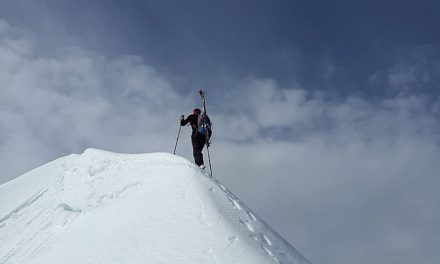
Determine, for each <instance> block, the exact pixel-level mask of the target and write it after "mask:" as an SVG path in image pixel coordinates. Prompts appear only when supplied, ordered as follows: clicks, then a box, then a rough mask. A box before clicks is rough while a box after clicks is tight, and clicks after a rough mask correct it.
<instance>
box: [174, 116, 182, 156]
mask: <svg viewBox="0 0 440 264" xmlns="http://www.w3.org/2000/svg"><path fill="white" fill-rule="evenodd" d="M181 129H182V126H181V125H180V123H179V132H177V138H176V145H175V146H174V152H173V154H174V155H176V148H177V142H179V137H180V130H181Z"/></svg>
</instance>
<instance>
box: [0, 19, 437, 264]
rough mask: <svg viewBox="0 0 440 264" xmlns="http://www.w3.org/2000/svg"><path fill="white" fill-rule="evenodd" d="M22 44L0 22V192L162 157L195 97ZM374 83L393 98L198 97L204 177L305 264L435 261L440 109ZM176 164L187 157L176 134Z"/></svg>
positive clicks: (139, 75) (134, 70)
mask: <svg viewBox="0 0 440 264" xmlns="http://www.w3.org/2000/svg"><path fill="white" fill-rule="evenodd" d="M34 41H35V40H33V39H32V38H31V37H29V36H27V35H26V33H25V32H23V31H22V30H20V29H17V28H13V27H12V26H10V25H9V24H8V23H7V22H5V21H0V85H1V89H0V143H1V144H0V160H1V161H2V162H1V164H2V175H1V176H0V182H5V181H7V180H10V179H12V178H14V177H16V176H18V175H20V174H22V173H24V172H25V171H27V170H30V169H32V168H34V167H36V166H38V165H40V164H43V163H45V162H48V161H50V160H52V159H54V158H56V157H58V156H62V155H67V154H70V153H72V152H74V153H78V152H82V151H83V150H84V149H85V148H87V147H96V148H102V149H106V150H110V151H116V152H152V151H165V152H171V151H172V148H173V147H174V142H175V141H174V140H175V136H176V133H177V129H178V117H179V116H180V114H185V113H187V114H189V112H190V110H191V109H192V108H193V107H194V106H197V105H198V98H197V94H196V90H197V89H195V91H194V94H186V93H185V94H183V93H182V91H181V90H180V89H179V87H175V86H174V85H173V84H172V81H171V79H172V78H173V77H172V76H168V75H166V74H164V73H161V72H158V71H157V70H156V69H155V68H154V66H151V65H149V64H148V62H146V61H145V60H144V59H143V58H142V57H140V56H128V55H120V56H117V57H113V58H111V57H106V56H104V55H102V54H100V53H99V52H97V51H90V50H85V49H83V48H81V47H70V48H64V49H62V50H61V49H60V50H54V53H53V54H52V55H50V56H49V55H47V54H46V55H42V54H39V53H38V52H37V51H36V49H35V45H36V44H35V43H34ZM420 71H422V69H420V70H417V71H416V72H417V76H422V74H421V73H420ZM384 72H388V73H389V75H387V76H389V79H388V80H390V86H391V87H390V89H393V90H394V91H396V89H397V88H398V87H402V86H404V87H403V88H402V91H405V92H402V93H401V92H397V93H394V95H393V96H390V97H387V98H377V99H371V98H364V97H362V96H355V95H354V96H346V97H344V98H333V97H332V96H331V95H329V94H327V93H326V92H323V91H321V92H316V91H314V92H309V91H307V89H305V88H303V87H301V85H300V84H298V85H296V86H294V87H282V86H280V85H279V84H278V83H277V81H276V80H273V79H265V78H261V77H258V76H249V77H248V78H244V79H241V80H237V81H234V82H231V83H230V86H231V87H234V89H227V90H223V91H222V90H217V91H208V95H207V96H208V104H209V109H208V110H209V112H210V113H211V118H212V120H213V121H214V133H215V134H214V138H213V146H212V149H211V151H212V152H211V153H212V159H213V165H214V167H213V169H214V175H215V176H216V177H218V178H219V179H220V180H221V181H223V182H225V184H226V185H227V186H229V187H230V188H231V189H232V191H234V192H235V193H236V194H237V195H238V196H239V197H240V198H241V199H242V200H244V201H245V202H246V203H247V204H248V205H249V206H250V207H251V208H254V209H255V211H256V212H257V214H259V215H261V216H262V217H263V218H264V219H266V220H267V221H268V222H269V224H271V225H272V226H274V228H275V229H276V230H278V231H279V232H280V233H281V234H282V235H283V236H284V237H285V238H286V239H287V240H289V241H290V242H291V243H292V244H293V245H294V246H295V247H297V248H298V249H299V250H300V251H301V252H302V253H304V255H305V256H307V257H308V258H310V259H311V260H312V261H313V262H315V263H371V260H372V258H374V259H375V260H376V261H377V262H383V263H389V262H393V263H396V262H400V263H414V262H420V261H421V260H422V261H423V262H424V263H435V262H436V260H438V259H440V255H439V253H438V251H437V248H438V245H439V244H440V241H439V237H440V231H438V230H440V214H439V213H438V212H437V211H438V210H436V209H437V207H438V204H439V202H440V195H438V194H437V186H439V184H440V180H439V177H438V171H440V165H439V163H438V158H439V157H440V147H439V142H440V141H439V136H438V135H439V127H440V126H439V122H438V120H439V115H440V102H439V101H438V99H436V98H431V97H429V96H427V95H424V94H422V93H410V92H408V90H409V89H408V87H407V86H408V85H413V82H416V81H417V80H419V77H417V78H415V77H414V78H413V77H411V74H409V75H408V74H406V73H405V71H404V70H403V68H401V67H400V66H395V67H390V70H388V71H384ZM402 76H403V77H402ZM420 80H421V81H423V80H425V79H423V78H421V79H420ZM178 154H180V155H183V156H185V157H187V158H188V159H192V157H191V148H190V144H189V129H186V128H185V129H184V130H183V135H182V136H181V140H180V143H179V146H178Z"/></svg>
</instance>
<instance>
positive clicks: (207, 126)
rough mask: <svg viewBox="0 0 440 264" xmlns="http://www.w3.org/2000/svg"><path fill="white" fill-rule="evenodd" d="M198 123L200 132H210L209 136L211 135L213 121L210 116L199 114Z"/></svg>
mask: <svg viewBox="0 0 440 264" xmlns="http://www.w3.org/2000/svg"><path fill="white" fill-rule="evenodd" d="M197 125H198V126H197V127H198V129H197V132H198V133H199V134H202V135H203V136H206V133H208V137H211V135H212V123H211V119H209V116H208V115H207V114H200V115H199V119H198V122H197Z"/></svg>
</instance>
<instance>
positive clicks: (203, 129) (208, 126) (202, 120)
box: [198, 90, 212, 145]
mask: <svg viewBox="0 0 440 264" xmlns="http://www.w3.org/2000/svg"><path fill="white" fill-rule="evenodd" d="M199 94H200V98H201V99H202V108H203V111H202V113H201V114H200V115H199V120H198V132H199V133H200V134H202V135H204V136H206V143H207V144H208V145H209V138H210V137H211V134H212V123H211V120H210V119H209V116H208V114H207V113H206V102H205V92H204V91H202V90H200V91H199Z"/></svg>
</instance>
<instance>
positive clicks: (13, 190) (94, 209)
mask: <svg viewBox="0 0 440 264" xmlns="http://www.w3.org/2000/svg"><path fill="white" fill-rule="evenodd" d="M0 263H2V264H20V263H26V264H27V263H40V264H51V263H54V264H55V263H56V264H59V263H63V264H68V263H72V264H82V263H93V264H95V263H105V264H111V263H124V264H134V263H166V264H172V263H176V264H182V263H191V264H192V263H231V264H232V263H249V264H258V263H284V264H287V263H295V264H296V263H310V262H308V261H307V260H306V259H305V258H304V257H302V256H301V255H300V254H299V253H298V252H297V251H296V250H295V249H294V248H293V247H292V246H290V245H289V244H288V243H287V242H286V241H285V240H284V239H282V238H281V237H280V236H279V235H278V234H277V233H276V232H275V231H273V230H272V229H271V228H270V227H269V226H268V225H267V224H265V223H264V222H263V221H262V220H261V219H260V218H259V217H258V216H256V215H255V214H254V213H253V212H252V211H251V210H249V209H248V208H247V207H246V206H245V205H244V204H243V202H241V201H240V200H239V199H237V198H236V197H235V196H234V195H233V194H232V193H231V192H229V191H228V190H227V189H226V188H225V187H224V186H223V185H222V184H220V183H219V182H218V181H217V180H215V179H214V178H210V177H209V176H208V174H207V173H205V172H204V171H203V170H201V169H200V168H198V167H197V166H196V165H194V164H193V163H191V162H189V161H187V160H186V159H183V158H181V157H178V156H174V155H172V154H167V153H151V154H139V155H131V154H116V153H110V152H105V151H100V150H95V149H88V150H86V151H85V152H84V153H83V154H81V155H75V154H73V155H70V156H67V157H63V158H60V159H57V160H55V161H53V162H50V163H48V164H46V165H44V166H41V167H39V168H37V169H35V170H33V171H31V172H29V173H26V174H24V175H23V176H21V177H19V178H16V179H14V180H13V181H10V182H8V183H5V184H3V185H1V186H0Z"/></svg>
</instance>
